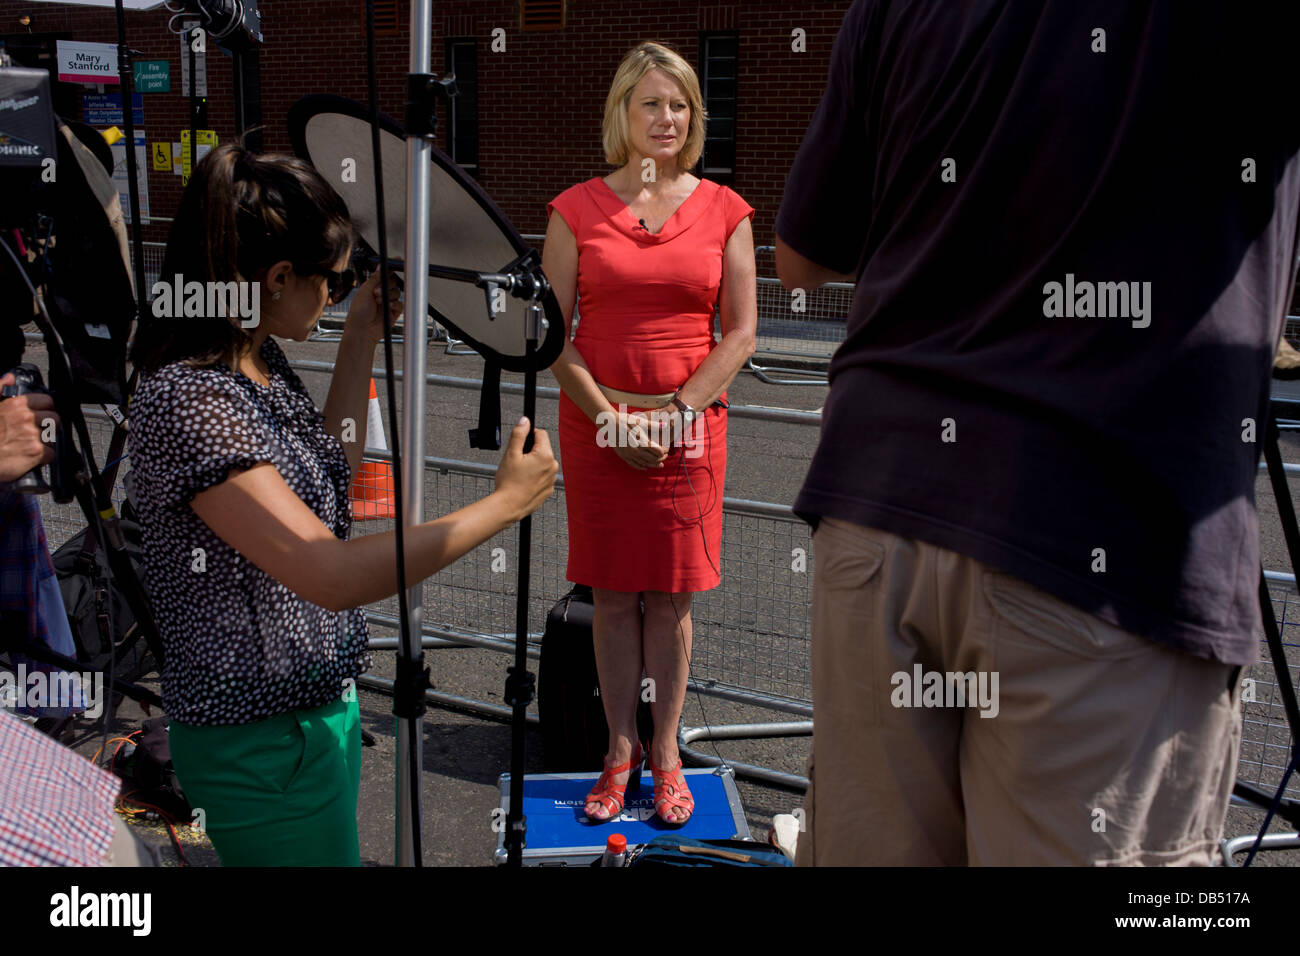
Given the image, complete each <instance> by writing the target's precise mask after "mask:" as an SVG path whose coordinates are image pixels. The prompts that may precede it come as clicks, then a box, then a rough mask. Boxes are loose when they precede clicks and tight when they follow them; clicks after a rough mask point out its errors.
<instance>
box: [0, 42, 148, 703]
mask: <svg viewBox="0 0 1300 956" xmlns="http://www.w3.org/2000/svg"><path fill="white" fill-rule="evenodd" d="M128 112H129V111H128ZM6 147H7V148H6ZM127 152H128V157H132V156H133V153H132V151H131V150H128V151H127ZM131 186H132V190H133V192H134V187H135V181H134V178H132V180H131ZM0 194H3V195H4V196H5V201H4V203H3V204H0V316H3V319H0V333H4V335H5V336H6V337H7V339H6V341H9V340H12V341H15V342H16V343H18V344H19V345H21V343H22V342H23V334H22V331H21V326H22V324H23V323H25V322H28V321H32V320H34V321H35V322H36V324H37V326H38V327H39V329H40V330H41V332H42V333H43V337H44V339H45V344H46V348H47V350H48V354H49V370H48V373H49V389H48V392H47V394H49V395H51V397H52V398H53V400H54V406H55V410H56V411H57V412H58V415H59V419H60V426H59V431H58V433H57V438H56V451H55V454H56V461H55V466H54V467H52V468H51V473H50V477H51V485H52V488H49V489H47V488H46V487H44V482H43V480H42V478H41V474H40V471H39V469H37V470H35V473H34V474H29V475H27V476H24V477H23V478H22V479H20V480H19V484H20V487H22V488H23V489H24V490H27V491H30V492H33V493H39V492H42V491H44V490H52V491H53V493H54V496H55V498H56V500H59V501H69V500H71V499H72V498H73V497H75V498H76V499H77V501H78V503H79V504H80V506H81V509H82V512H83V513H84V515H85V517H86V522H87V525H88V528H89V529H90V530H89V533H90V534H91V535H93V538H94V540H95V541H96V542H97V543H99V544H100V545H102V546H103V548H104V552H105V557H106V559H107V562H108V567H109V569H110V571H111V574H112V579H113V582H112V583H113V586H115V587H116V588H117V589H119V590H120V591H121V594H122V597H123V598H124V599H125V600H126V602H127V604H128V606H129V607H130V609H131V613H132V615H133V616H134V618H135V620H136V622H137V623H138V625H139V629H140V633H141V634H142V635H143V636H144V637H145V639H146V641H147V643H148V645H149V647H150V649H151V650H152V651H153V652H154V656H155V658H156V659H157V660H158V661H159V662H161V661H162V648H161V645H160V643H159V641H158V637H157V629H156V626H155V624H154V618H153V615H152V613H151V611H150V605H149V600H148V596H147V595H146V593H145V591H144V588H143V586H142V585H141V583H140V581H139V579H138V577H137V576H136V574H135V572H134V569H133V567H132V565H131V562H130V559H129V557H128V556H127V554H126V551H125V543H124V541H123V538H122V534H121V530H120V526H119V522H118V517H117V512H116V510H115V509H114V507H113V504H112V499H111V497H110V493H109V489H108V486H107V485H106V483H105V481H104V479H103V477H102V476H101V475H100V472H99V469H98V468H97V467H96V465H95V461H94V457H93V451H92V447H93V446H92V444H91V441H90V434H89V430H88V428H87V426H86V422H85V419H84V417H83V416H82V413H81V406H82V405H83V404H101V403H105V404H112V405H123V404H125V397H126V345H127V339H128V338H129V335H130V330H131V323H132V321H133V319H134V315H135V310H136V300H135V293H134V290H133V289H132V284H131V276H130V272H129V270H128V263H127V261H126V259H125V257H124V249H125V247H126V235H125V230H124V228H123V226H122V223H121V208H120V200H119V198H118V193H117V188H116V187H115V186H114V184H113V181H112V179H111V178H110V176H109V173H108V172H107V171H106V170H105V168H104V166H103V164H102V163H101V162H100V160H99V159H98V158H97V157H96V155H95V153H94V152H92V150H91V149H89V148H87V147H86V146H85V145H83V143H82V142H81V141H80V140H79V139H78V138H77V137H76V135H74V134H73V132H72V130H71V129H69V127H68V126H67V125H66V124H64V123H62V122H60V121H59V120H58V119H57V117H55V115H54V113H53V109H52V105H51V101H50V92H49V74H48V73H47V72H45V71H44V70H25V69H19V68H15V67H12V66H9V65H7V62H5V61H4V60H3V58H0ZM16 358H17V356H12V357H9V356H7V357H6V359H5V363H6V364H8V362H9V361H12V360H14V359H16ZM2 367H3V366H0V368H2ZM14 371H15V377H16V378H17V380H18V381H17V382H16V384H15V385H14V386H13V387H12V388H11V389H7V390H6V394H7V395H17V394H23V393H24V392H29V391H34V390H37V389H42V390H43V389H44V383H43V382H41V379H40V375H39V372H37V370H36V369H35V368H34V367H33V366H30V365H27V366H19V367H18V368H17V369H15V370H14ZM119 432H120V429H119ZM115 437H116V438H118V439H120V438H121V434H120V433H119V435H118V436H115ZM94 577H95V579H96V580H95V581H94V582H92V584H93V586H95V587H96V588H102V589H103V590H105V591H107V585H106V584H105V583H104V582H103V581H102V575H100V574H99V573H98V572H96V574H95V575H94ZM110 616H111V615H110ZM106 623H107V624H108V626H109V628H110V630H111V622H106ZM105 640H111V635H108V636H106V637H105ZM38 650H39V649H31V650H29V651H26V653H29V655H30V656H33V657H39V656H40V655H39V653H38ZM109 677H110V679H112V675H111V674H110V675H109Z"/></svg>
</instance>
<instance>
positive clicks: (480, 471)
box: [42, 362, 1300, 798]
mask: <svg viewBox="0 0 1300 956" xmlns="http://www.w3.org/2000/svg"><path fill="white" fill-rule="evenodd" d="M292 364H293V365H294V366H295V367H296V368H298V369H299V370H300V371H303V372H308V373H311V372H322V371H327V370H328V369H329V366H328V364H327V363H313V362H295V363H292ZM428 380H429V383H430V385H431V386H433V387H455V388H473V389H477V388H478V382H477V381H475V380H473V379H452V378H449V377H447V376H437V375H430V376H428ZM503 388H505V389H507V390H510V389H511V385H510V384H509V383H503ZM514 388H516V389H517V388H518V386H514ZM542 391H551V392H554V391H556V390H554V389H551V390H539V397H546V396H544V395H542V394H540V393H541V392H542ZM552 397H553V396H552ZM730 414H731V415H733V416H736V417H742V418H756V419H761V420H771V421H783V422H796V423H801V424H813V423H816V421H817V420H818V419H819V416H818V415H817V414H816V413H809V412H795V411H789V410H776V409H762V408H755V407H746V406H735V407H733V409H732V410H731V412H730ZM87 415H88V417H89V424H90V429H91V434H92V440H93V441H94V443H95V452H96V455H97V457H98V459H99V460H101V461H102V456H103V454H104V451H105V450H106V448H107V443H108V435H109V433H110V424H109V422H108V420H107V418H106V417H105V416H104V415H103V414H102V413H101V412H99V411H98V410H92V409H87ZM367 457H368V458H371V459H373V460H384V459H385V458H386V455H385V454H384V453H382V452H377V451H375V450H373V449H368V450H367ZM1296 467H1297V466H1295V465H1291V466H1289V467H1288V471H1291V470H1295V468H1296ZM425 469H426V478H425V495H426V498H425V511H426V513H427V514H430V515H437V514H446V513H448V512H450V511H453V510H455V509H457V508H460V507H462V506H464V505H466V504H468V503H470V502H472V501H474V500H477V499H479V498H481V497H483V496H484V495H486V494H487V493H488V492H489V491H490V490H491V487H492V477H493V474H494V473H495V467H494V466H491V465H484V464H478V463H473V462H463V461H455V460H450V459H442V458H434V457H426V458H425ZM563 495H564V490H563V480H562V479H561V481H560V482H559V483H558V486H557V493H556V495H554V496H553V497H552V498H551V499H550V500H548V501H547V502H546V503H545V504H544V505H543V506H542V508H541V509H539V511H538V512H537V514H536V515H535V516H534V519H533V520H534V529H535V531H534V534H533V543H534V549H535V550H534V553H533V560H532V578H531V582H530V595H531V607H530V615H529V620H530V622H531V623H532V624H533V625H534V626H537V625H540V624H541V623H542V622H543V621H544V620H545V615H546V612H547V611H548V610H549V609H550V606H551V604H552V603H554V601H555V600H557V599H558V598H559V597H560V596H561V595H562V594H563V593H565V591H567V590H568V587H569V585H568V583H567V582H566V581H565V578H564V572H565V563H566V555H567V550H568V532H567V527H566V521H565V512H564V498H563ZM121 497H122V495H121V486H120V485H119V488H118V493H117V495H116V498H117V499H118V500H120V498H121ZM42 509H43V513H44V517H45V524H46V533H47V536H48V538H49V543H50V547H51V548H52V549H53V548H57V547H58V546H59V545H60V544H62V543H63V542H64V541H66V540H67V539H68V538H69V537H71V536H72V535H73V534H75V533H77V532H78V531H79V530H80V529H81V527H82V526H83V521H82V518H81V515H80V512H79V510H78V509H77V508H76V506H75V504H73V505H56V504H54V503H53V502H52V501H50V500H49V499H43V501H42ZM723 513H724V520H723V542H722V554H721V560H722V584H721V586H719V587H718V588H716V589H714V590H712V591H708V592H704V593H702V594H700V595H698V596H697V597H696V599H695V602H694V604H693V609H694V617H695V648H694V651H693V655H692V662H691V674H692V681H691V686H692V688H693V689H694V690H695V691H698V692H700V693H703V694H708V695H711V696H715V697H721V698H725V699H728V700H733V701H738V702H742V703H745V704H750V705H755V706H758V707H763V708H768V709H771V710H774V711H777V712H782V713H787V714H791V715H797V716H800V717H804V718H808V717H811V715H812V707H811V700H812V694H811V680H810V672H809V648H810V637H811V625H810V617H809V611H810V607H811V598H812V571H813V557H814V556H813V553H812V548H811V538H810V534H809V532H808V529H807V526H806V525H805V524H804V523H803V522H802V521H800V520H798V519H797V518H795V517H794V515H793V514H792V513H791V511H790V508H789V507H788V506H785V505H779V504H773V503H769V502H756V501H746V500H742V499H736V498H724V499H723ZM392 524H393V522H392V521H391V520H379V521H365V522H358V523H357V524H356V526H355V529H354V533H356V534H373V533H377V532H381V531H386V530H390V529H391V528H392ZM516 546H517V537H516V535H515V533H514V531H513V529H510V530H508V531H506V532H502V533H501V534H499V535H497V536H496V537H494V538H493V539H492V540H491V541H489V542H487V544H486V545H484V546H483V547H480V548H476V549H475V550H474V551H472V552H470V553H469V554H468V555H466V556H465V557H464V558H462V559H461V560H460V561H457V562H456V563H454V564H453V565H452V566H450V567H448V568H445V569H444V570H442V571H441V572H439V573H438V574H436V575H434V576H433V577H431V578H429V579H428V580H427V581H426V582H425V584H424V595H425V597H424V618H425V627H424V635H425V644H426V646H428V647H431V648H439V647H452V646H457V647H467V646H468V647H481V648H486V649H491V650H496V651H500V652H505V653H513V648H514V601H513V585H514V581H515V570H514V569H515V568H516V567H517V565H516V564H515V562H516V560H517V554H516ZM1267 577H1268V579H1269V587H1270V592H1271V594H1272V596H1273V603H1274V613H1275V614H1276V616H1277V620H1278V623H1279V626H1280V627H1281V631H1282V639H1283V642H1284V644H1285V648H1286V654H1287V658H1288V666H1289V669H1290V674H1291V680H1292V682H1293V683H1294V682H1296V681H1297V679H1298V678H1300V596H1298V595H1297V591H1296V587H1295V581H1294V577H1293V576H1292V575H1291V574H1288V573H1283V572H1268V574H1267ZM367 613H368V617H369V620H370V622H371V627H372V640H373V641H374V646H375V648H376V649H377V650H382V649H395V645H396V642H395V641H394V640H392V639H391V637H386V636H385V632H391V631H392V630H393V629H394V628H395V625H396V620H397V611H396V599H395V598H391V599H388V600H385V601H380V602H377V603H375V604H372V605H370V606H368V608H367ZM539 639H540V634H539V633H537V632H532V633H530V635H529V641H530V644H534V645H535V644H536V642H537V641H539ZM536 650H537V649H536V647H535V646H534V647H531V648H530V654H531V656H534V657H535V656H536ZM1244 676H1245V677H1246V678H1248V679H1249V681H1250V682H1251V683H1250V684H1249V685H1247V686H1248V687H1249V688H1250V690H1249V691H1248V692H1247V693H1245V694H1244V695H1243V704H1242V710H1243V736H1242V746H1241V756H1240V763H1239V765H1238V770H1237V776H1238V779H1239V780H1242V781H1246V782H1250V783H1254V784H1256V785H1258V786H1260V787H1262V788H1264V789H1266V790H1271V789H1276V787H1277V785H1278V782H1279V781H1280V779H1281V775H1282V772H1283V771H1284V769H1285V766H1286V763H1287V760H1288V759H1289V756H1290V748H1291V744H1290V732H1289V729H1288V727H1287V723H1286V716H1285V713H1284V711H1283V708H1282V704H1281V700H1280V697H1279V694H1278V685H1277V681H1276V678H1275V676H1274V674H1273V669H1272V666H1271V662H1270V660H1269V658H1268V652H1267V649H1266V648H1263V649H1262V659H1261V661H1260V662H1259V663H1257V664H1256V665H1255V666H1254V667H1253V668H1251V669H1250V671H1249V673H1248V674H1246V675H1244ZM376 680H378V679H377V678H376ZM441 696H446V697H447V699H446V700H445V701H444V700H441ZM1250 698H1253V699H1250ZM432 700H433V701H435V702H439V703H442V704H444V705H447V706H456V707H460V708H462V709H470V710H474V711H475V712H477V713H481V714H484V715H486V716H492V717H499V716H500V714H499V713H498V712H499V711H500V710H501V708H500V705H494V704H490V703H487V702H483V701H473V700H469V699H467V698H461V697H456V696H454V695H437V694H435V696H434V698H432ZM810 731H811V723H810V722H809V721H808V720H806V719H805V720H800V721H788V722H784V723H774V724H745V725H732V726H713V727H709V728H698V727H687V728H684V729H683V731H682V737H681V739H682V749H683V754H684V756H685V757H686V759H693V760H695V761H696V762H699V763H705V764H707V763H717V762H718V761H717V759H716V758H713V757H709V756H708V755H705V754H703V753H700V752H698V751H695V750H692V749H691V748H690V747H689V744H691V743H693V742H697V741H699V740H702V739H709V738H712V739H734V738H737V737H753V736H764V737H770V736H788V735H802V734H807V733H809V732H810ZM731 766H733V767H734V768H735V769H736V771H737V772H738V773H740V774H741V775H744V776H749V777H752V778H754V779H758V780H762V781H765V782H768V783H771V784H775V785H778V786H783V787H791V788H798V787H800V786H806V783H807V781H806V780H805V779H804V778H802V777H799V776H796V775H793V774H786V773H780V772H778V771H775V770H771V769H769V768H763V767H753V766H749V765H745V764H736V763H731ZM1286 793H1287V796H1289V797H1292V798H1300V780H1297V779H1294V778H1293V779H1292V781H1291V782H1290V784H1289V785H1288V787H1287V791H1286Z"/></svg>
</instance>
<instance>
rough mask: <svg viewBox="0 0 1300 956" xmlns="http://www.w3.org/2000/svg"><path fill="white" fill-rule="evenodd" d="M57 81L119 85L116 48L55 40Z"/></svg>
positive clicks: (105, 44)
mask: <svg viewBox="0 0 1300 956" xmlns="http://www.w3.org/2000/svg"><path fill="white" fill-rule="evenodd" d="M55 55H56V56H57V57H58V59H59V80H60V82H63V83H120V82H121V80H120V78H119V77H118V75H117V47H116V46H115V45H114V44H112V43H86V42H83V41H81V40H56V41H55Z"/></svg>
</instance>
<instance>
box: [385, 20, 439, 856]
mask: <svg viewBox="0 0 1300 956" xmlns="http://www.w3.org/2000/svg"><path fill="white" fill-rule="evenodd" d="M410 22H411V56H410V62H409V64H408V71H409V72H411V73H419V74H424V73H428V72H429V60H430V55H431V48H432V45H433V4H432V0H412V2H411V21H410ZM430 149H431V144H430V143H429V141H428V140H426V139H425V138H424V137H421V136H408V137H407V140H406V275H407V276H419V277H423V276H427V275H428V274H429V162H430V155H431V154H430ZM405 311H406V341H405V342H404V344H403V348H402V359H403V361H402V365H403V368H404V370H405V386H406V387H405V389H404V395H403V400H402V401H403V408H402V412H403V414H402V447H403V449H404V450H405V452H406V454H405V456H404V457H403V459H402V520H403V527H407V528H409V527H413V526H415V525H417V524H420V523H421V522H422V521H423V520H424V461H423V454H422V453H423V450H424V374H425V371H424V370H425V339H426V336H427V331H428V323H427V316H428V314H429V285H428V280H425V279H414V280H412V281H409V282H407V284H406V309H405ZM399 583H400V582H399ZM423 597H424V595H423V587H422V584H417V585H415V586H414V587H411V588H409V589H408V590H407V598H406V599H407V606H408V608H409V620H410V630H409V631H408V632H407V639H408V642H407V644H406V648H405V652H406V654H407V655H408V657H409V658H410V659H411V660H419V659H420V658H421V650H420V632H421V629H422V626H423V620H424V614H423V611H424V608H423ZM421 738H422V733H421V721H420V720H419V719H418V718H416V719H414V720H407V719H399V720H398V721H397V827H396V833H395V835H394V839H395V841H396V844H397V852H396V859H397V865H398V866H415V864H416V860H415V851H414V849H413V847H412V843H411V833H412V831H414V832H417V833H418V832H420V799H419V797H418V795H416V796H409V795H410V794H411V793H412V789H411V787H412V783H413V782H414V781H412V779H411V775H412V774H415V775H416V781H418V779H419V774H420V773H421V770H422V766H423V765H422V763H421V760H420V755H421V750H422V747H421ZM417 794H418V791H417Z"/></svg>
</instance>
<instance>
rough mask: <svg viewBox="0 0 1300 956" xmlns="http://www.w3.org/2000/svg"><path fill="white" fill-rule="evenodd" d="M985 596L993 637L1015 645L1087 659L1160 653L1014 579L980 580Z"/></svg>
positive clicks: (995, 576)
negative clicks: (1041, 647)
mask: <svg viewBox="0 0 1300 956" xmlns="http://www.w3.org/2000/svg"><path fill="white" fill-rule="evenodd" d="M984 595H985V597H986V598H987V599H988V602H989V604H990V606H991V607H992V609H993V613H994V617H995V620H994V625H995V633H996V634H997V636H998V637H999V638H1000V639H1006V640H1009V641H1012V642H1014V643H1018V644H1034V645H1038V644H1049V645H1051V646H1053V647H1055V648H1057V649H1058V650H1061V651H1064V652H1065V653H1067V654H1071V655H1074V656H1076V657H1079V658H1085V659H1088V660H1122V659H1124V658H1128V657H1135V656H1137V655H1139V654H1145V653H1152V652H1155V651H1158V650H1159V645H1157V644H1155V643H1154V642H1153V641H1148V640H1146V639H1145V638H1142V637H1139V636H1137V635H1136V634H1131V633H1129V632H1128V631H1125V630H1124V629H1123V628H1120V627H1116V626H1115V625H1114V624H1110V623H1108V622H1106V621H1103V620H1102V619H1101V618H1099V617H1097V616H1096V615H1095V614H1090V613H1089V612H1087V611H1085V610H1083V609H1082V608H1078V607H1075V606H1074V605H1072V604H1069V603H1067V602H1066V601H1063V600H1061V599H1060V598H1057V597H1054V596H1052V595H1050V594H1048V593H1047V592H1046V591H1042V590H1040V589H1038V588H1036V587H1034V586H1033V585H1031V584H1027V583H1026V582H1024V581H1022V580H1020V579H1019V578H1017V577H1015V576H1014V575H1010V574H1005V573H1003V572H990V573H988V574H986V575H985V576H984Z"/></svg>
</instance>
